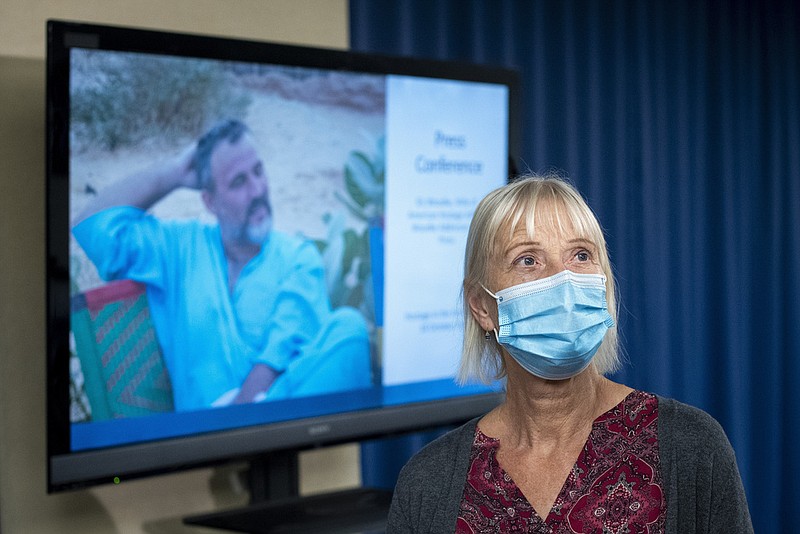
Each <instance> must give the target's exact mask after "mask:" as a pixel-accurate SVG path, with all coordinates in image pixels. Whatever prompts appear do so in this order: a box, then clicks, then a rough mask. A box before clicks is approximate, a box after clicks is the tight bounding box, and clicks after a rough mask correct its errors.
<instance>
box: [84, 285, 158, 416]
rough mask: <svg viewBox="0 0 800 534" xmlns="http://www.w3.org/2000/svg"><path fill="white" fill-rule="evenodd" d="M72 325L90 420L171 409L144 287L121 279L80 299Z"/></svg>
mask: <svg viewBox="0 0 800 534" xmlns="http://www.w3.org/2000/svg"><path fill="white" fill-rule="evenodd" d="M71 326H72V331H73V334H74V335H75V345H76V350H77V353H78V358H79V360H80V362H81V369H82V371H83V375H84V383H85V389H86V395H87V397H88V399H89V403H90V404H91V408H92V420H95V421H96V420H102V419H111V418H120V417H137V416H142V415H148V414H151V413H153V412H164V411H172V410H173V402H172V388H171V386H170V382H169V376H168V374H167V370H166V367H165V366H164V361H163V358H162V355H161V349H160V347H159V345H158V340H157V338H156V333H155V329H154V328H153V323H152V320H151V318H150V310H149V308H148V306H147V293H146V292H145V290H144V286H143V285H142V284H138V283H136V282H133V281H130V280H120V281H115V282H111V283H109V284H106V285H104V286H101V287H99V288H96V289H93V290H90V291H87V292H85V293H81V294H79V295H76V296H75V297H73V299H72V325H71Z"/></svg>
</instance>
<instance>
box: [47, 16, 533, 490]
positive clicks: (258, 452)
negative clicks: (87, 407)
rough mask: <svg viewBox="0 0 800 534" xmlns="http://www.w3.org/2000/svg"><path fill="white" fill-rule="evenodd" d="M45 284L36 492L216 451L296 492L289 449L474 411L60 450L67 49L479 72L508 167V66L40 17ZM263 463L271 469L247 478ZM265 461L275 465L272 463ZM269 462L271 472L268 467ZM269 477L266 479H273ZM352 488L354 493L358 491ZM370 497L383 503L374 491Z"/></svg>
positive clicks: (493, 399) (453, 402) (354, 417)
mask: <svg viewBox="0 0 800 534" xmlns="http://www.w3.org/2000/svg"><path fill="white" fill-rule="evenodd" d="M47 43H48V47H47V48H48V55H47V114H46V135H47V139H46V196H47V199H46V200H47V219H46V232H47V233H46V254H47V258H46V276H47V280H46V288H47V311H46V317H47V449H48V453H47V454H48V458H47V460H48V488H47V489H48V492H57V491H64V490H70V489H77V488H84V487H87V486H91V485H95V484H102V483H110V482H111V481H112V479H113V477H114V476H116V475H124V477H125V478H126V479H131V478H137V477H142V476H150V475H156V474H162V473H166V472H171V471H176V470H182V469H187V468H194V467H201V466H207V465H214V464H218V463H223V462H228V461H242V460H250V461H252V462H253V465H254V466H258V467H259V469H258V470H254V473H255V472H256V471H258V473H257V474H256V475H255V477H254V478H253V479H252V482H251V483H252V484H254V485H258V484H261V489H260V490H259V489H257V488H255V487H254V488H253V489H254V491H253V500H254V501H258V500H264V499H273V500H274V499H275V498H281V497H295V496H296V495H297V483H296V477H297V456H296V455H297V452H299V451H302V450H306V449H310V448H315V447H322V446H327V445H335V444H341V443H347V442H356V441H360V440H364V439H370V438H376V437H381V436H391V435H396V434H399V433H405V432H413V431H419V430H424V429H429V428H432V427H439V426H444V425H453V424H457V423H460V422H463V421H466V420H468V419H470V418H472V417H474V416H476V415H479V414H481V413H485V412H486V411H488V410H489V409H491V408H492V407H494V406H495V405H497V403H498V402H499V401H500V399H501V395H500V394H483V395H477V396H471V397H460V398H455V399H446V400H442V401H435V402H423V403H416V404H408V405H400V406H390V407H382V408H377V409H369V410H362V411H358V412H350V413H340V414H335V415H329V416H323V417H314V418H309V419H304V420H294V421H287V422H281V423H275V424H269V425H262V426H254V427H247V428H238V429H233V430H227V431H223V432H218V433H211V434H205V435H194V436H185V437H181V438H176V439H169V440H165V441H158V442H149V443H148V442H145V443H139V444H134V445H126V446H120V447H115V448H110V449H103V450H91V451H86V452H77V453H73V452H70V451H69V439H68V436H69V432H70V420H69V413H68V410H67V409H65V407H64V406H65V404H64V402H65V399H67V404H68V399H69V376H68V372H67V371H66V368H67V366H68V361H69V341H68V339H69V330H70V289H69V287H70V283H69V275H70V273H69V250H68V233H67V230H66V229H68V228H69V205H68V202H67V201H66V200H65V199H68V198H69V194H68V193H69V179H70V177H69V107H68V101H67V95H68V86H69V48H71V47H80V48H100V49H107V50H122V51H128V52H151V53H159V54H169V55H175V56H187V57H203V58H210V59H221V60H236V61H244V62H254V63H270V64H285V65H300V66H304V67H311V68H315V67H316V68H324V69H338V70H344V71H357V72H364V73H375V74H401V75H412V76H419V77H433V78H444V79H458V80H471V81H479V82H480V81H491V82H495V83H503V84H505V85H507V86H508V87H509V98H510V101H509V114H508V117H509V132H508V140H509V162H510V164H509V173H512V172H513V170H514V169H515V165H514V162H515V157H516V155H517V154H518V153H519V143H520V138H521V136H520V122H521V121H520V109H521V106H520V102H519V98H520V91H519V79H518V75H517V73H516V72H515V71H513V70H510V69H506V68H499V67H490V66H478V65H469V64H461V63H454V62H441V61H434V60H422V59H412V58H400V57H389V56H379V55H371V54H363V53H353V52H349V51H343V50H334V49H321V48H311V47H302V46H292V45H285V44H275V43H268V42H258V41H248V40H240V39H231V38H224V37H214V36H207V35H197V34H185V33H174V32H161V31H153V30H141V29H132V28H123V27H114V26H105V25H96V24H85V23H79V22H69V21H48V23H47ZM264 466H266V469H267V470H269V472H270V473H271V475H270V476H272V477H273V478H274V480H273V481H271V482H269V481H268V482H269V484H268V485H264V481H263V480H261V482H259V479H260V477H263V476H264V469H262V468H264ZM276 466H278V468H277V470H276ZM278 471H283V473H282V474H279V473H278ZM276 481H277V482H276ZM359 498H363V497H359ZM378 501H379V504H380V505H381V506H385V505H386V504H387V503H386V502H384V501H382V500H381V499H378Z"/></svg>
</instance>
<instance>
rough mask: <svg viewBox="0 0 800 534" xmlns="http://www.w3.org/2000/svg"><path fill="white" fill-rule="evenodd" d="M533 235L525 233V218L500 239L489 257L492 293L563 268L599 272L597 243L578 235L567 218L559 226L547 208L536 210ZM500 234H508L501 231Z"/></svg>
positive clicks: (586, 272) (555, 272) (558, 271)
mask: <svg viewBox="0 0 800 534" xmlns="http://www.w3.org/2000/svg"><path fill="white" fill-rule="evenodd" d="M536 219H537V221H538V222H537V225H536V232H535V237H534V239H531V238H530V237H529V236H528V232H527V229H526V227H525V223H524V221H522V222H521V223H520V224H519V225H518V226H517V228H516V229H515V230H514V232H513V234H512V235H511V238H510V239H508V241H507V242H505V243H503V244H502V245H501V247H500V252H499V253H498V254H497V255H496V256H495V257H494V258H492V260H491V265H490V270H489V284H490V287H489V289H491V290H492V291H493V292H494V293H497V292H498V291H500V290H502V289H506V288H508V287H511V286H514V285H518V284H522V283H525V282H530V281H532V280H539V279H540V278H546V277H548V276H552V275H554V274H557V273H560V272H561V271H564V270H566V269H569V270H570V271H573V272H576V273H581V274H602V273H603V269H602V267H601V265H600V262H599V256H598V248H597V247H598V245H597V244H596V243H594V242H592V241H591V240H589V239H588V238H587V237H586V236H580V235H578V234H577V233H576V232H575V230H574V229H573V228H572V225H571V224H569V222H568V221H566V222H565V223H564V224H563V226H562V229H559V228H558V225H557V224H556V223H555V219H554V217H552V216H551V215H550V214H549V213H548V211H547V210H546V209H542V210H541V214H539V213H537V217H536ZM501 235H508V234H507V233H504V232H501Z"/></svg>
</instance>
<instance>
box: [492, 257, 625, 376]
mask: <svg viewBox="0 0 800 534" xmlns="http://www.w3.org/2000/svg"><path fill="white" fill-rule="evenodd" d="M484 289H485V290H486V292H487V293H489V294H490V295H491V296H492V297H494V298H495V300H497V311H498V316H499V323H500V324H499V326H500V329H499V332H498V331H497V330H495V336H496V337H497V341H498V343H500V344H501V345H503V347H505V349H506V350H507V351H508V353H509V354H511V356H512V357H513V358H514V359H515V360H516V361H517V363H519V364H520V365H521V366H522V367H523V368H524V369H526V370H527V371H528V372H530V373H531V374H534V375H536V376H538V377H540V378H545V379H548V380H563V379H566V378H571V377H573V376H575V375H577V374H578V373H580V372H581V371H583V370H584V369H586V367H588V366H589V363H590V362H591V361H592V357H594V355H595V353H596V352H597V349H598V348H599V347H600V344H601V343H602V342H603V337H604V336H605V334H606V332H607V331H608V329H609V328H610V327H612V326H614V320H613V319H612V318H611V315H610V314H609V313H608V305H607V303H606V277H605V276H603V275H602V274H577V273H573V272H572V271H562V272H560V273H558V274H555V275H553V276H549V277H547V278H542V279H541V280H534V281H533V282H527V283H524V284H520V285H516V286H512V287H509V288H507V289H503V290H502V291H499V292H498V293H497V294H494V293H492V292H491V291H489V290H488V289H486V288H485V287H484Z"/></svg>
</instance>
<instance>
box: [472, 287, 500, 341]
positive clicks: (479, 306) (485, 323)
mask: <svg viewBox="0 0 800 534" xmlns="http://www.w3.org/2000/svg"><path fill="white" fill-rule="evenodd" d="M467 302H468V303H469V310H470V312H471V313H472V317H473V318H474V319H475V320H476V321H477V322H478V324H479V325H481V328H483V329H484V330H486V331H487V332H491V331H492V330H494V329H495V328H496V323H497V321H496V316H497V308H496V306H495V304H494V302H495V301H494V299H493V298H491V297H490V296H489V295H487V294H485V293H483V290H475V289H472V290H471V291H469V294H468V296H467Z"/></svg>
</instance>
